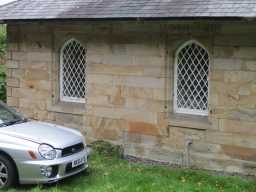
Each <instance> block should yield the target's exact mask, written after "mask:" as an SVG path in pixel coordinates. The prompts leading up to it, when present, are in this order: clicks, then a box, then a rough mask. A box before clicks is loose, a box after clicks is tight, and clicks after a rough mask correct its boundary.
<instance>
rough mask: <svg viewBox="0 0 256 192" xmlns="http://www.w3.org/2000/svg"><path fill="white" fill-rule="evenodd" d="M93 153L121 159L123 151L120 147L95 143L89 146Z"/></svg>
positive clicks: (103, 142) (100, 142)
mask: <svg viewBox="0 0 256 192" xmlns="http://www.w3.org/2000/svg"><path fill="white" fill-rule="evenodd" d="M91 147H92V149H93V151H95V152H97V153H99V154H100V155H103V156H111V157H122V156H123V149H122V147H121V146H118V145H113V144H111V143H109V142H106V141H102V140H100V141H95V142H93V143H92V144H91Z"/></svg>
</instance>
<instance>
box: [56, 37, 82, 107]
mask: <svg viewBox="0 0 256 192" xmlns="http://www.w3.org/2000/svg"><path fill="white" fill-rule="evenodd" d="M86 67H87V64H86V48H85V47H84V46H83V45H82V44H81V43H80V42H79V41H77V40H75V39H71V40H69V41H67V42H66V43H65V44H64V45H63V47H62V49H61V52H60V99H61V101H67V102H79V103H85V97H86V92H87V81H86V80H87V77H86V74H87V73H86Z"/></svg>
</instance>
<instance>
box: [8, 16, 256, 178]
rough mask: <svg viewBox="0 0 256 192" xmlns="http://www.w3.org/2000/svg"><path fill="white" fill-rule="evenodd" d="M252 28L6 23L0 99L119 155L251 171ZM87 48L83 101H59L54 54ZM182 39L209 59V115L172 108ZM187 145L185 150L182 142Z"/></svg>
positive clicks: (255, 92)
mask: <svg viewBox="0 0 256 192" xmlns="http://www.w3.org/2000/svg"><path fill="white" fill-rule="evenodd" d="M253 26H254V25H253V24H250V23H243V22H237V23H225V22H223V23H210V22H207V21H204V22H189V21H187V22H180V21H173V22H167V21H166V22H121V21H116V22H110V21H109V22H104V23H103V22H95V23H92V22H70V23H68V22H65V23H60V22H42V23H37V22H33V23H22V24H21V23H20V24H19V23H11V24H9V25H8V54H7V56H6V59H7V62H6V66H7V68H8V70H7V76H8V78H7V86H8V88H7V91H8V98H7V102H8V104H9V105H10V106H13V107H15V108H17V109H18V110H19V111H21V112H22V113H24V114H25V115H26V116H28V117H30V118H33V119H37V120H43V121H49V122H54V123H57V124H61V125H65V126H68V127H72V128H76V129H80V130H81V131H82V132H83V133H84V135H85V136H86V137H87V140H88V141H89V142H91V141H94V140H97V139H104V140H108V141H111V142H113V143H116V144H120V145H122V146H124V149H125V153H126V154H128V155H133V156H137V157H142V158H147V159H153V160H158V161H166V162H169V163H173V164H179V165H183V166H191V167H197V168H202V169H210V170H218V171H226V172H237V173H242V174H250V175H256V37H255V33H256V28H255V27H253ZM70 38H75V39H77V40H78V41H80V42H81V43H82V44H84V45H85V46H86V48H87V55H86V58H87V65H88V66H87V78H88V94H87V102H86V104H77V103H66V102H62V101H60V99H59V98H60V97H59V71H60V69H59V57H60V55H59V53H60V49H61V47H62V45H63V44H64V43H65V41H67V40H69V39H70ZM188 40H197V41H198V42H200V43H202V44H203V45H204V46H205V47H206V48H207V50H208V52H209V54H210V77H209V87H210V91H209V93H210V95H209V115H208V117H200V116H192V115H178V114H175V113H174V112H173V93H174V90H173V89H174V81H173V80H174V61H175V58H174V55H175V52H176V50H177V49H178V48H179V47H180V46H181V45H182V44H183V43H185V42H186V41H188ZM189 142H191V144H189Z"/></svg>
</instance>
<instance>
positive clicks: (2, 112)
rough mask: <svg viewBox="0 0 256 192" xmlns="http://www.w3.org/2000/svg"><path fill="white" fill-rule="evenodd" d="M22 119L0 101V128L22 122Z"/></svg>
mask: <svg viewBox="0 0 256 192" xmlns="http://www.w3.org/2000/svg"><path fill="white" fill-rule="evenodd" d="M23 119H24V117H22V116H21V115H20V114H18V113H17V112H15V110H14V109H12V108H10V107H8V106H7V105H6V104H4V103H3V102H2V101H0V126H1V127H2V126H7V125H11V124H15V122H19V121H22V120H23Z"/></svg>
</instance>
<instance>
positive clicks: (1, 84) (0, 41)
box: [0, 25, 6, 101]
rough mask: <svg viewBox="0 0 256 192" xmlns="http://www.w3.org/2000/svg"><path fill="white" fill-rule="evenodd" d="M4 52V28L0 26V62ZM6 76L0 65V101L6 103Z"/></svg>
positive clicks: (1, 64) (2, 66)
mask: <svg viewBox="0 0 256 192" xmlns="http://www.w3.org/2000/svg"><path fill="white" fill-rule="evenodd" d="M5 51H6V26H5V25H0V61H3V60H4V59H3V58H4V55H5ZM5 79H6V74H5V69H4V65H3V63H0V100H2V101H6V82H5Z"/></svg>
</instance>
